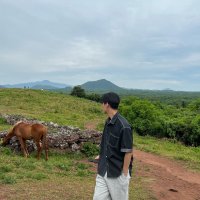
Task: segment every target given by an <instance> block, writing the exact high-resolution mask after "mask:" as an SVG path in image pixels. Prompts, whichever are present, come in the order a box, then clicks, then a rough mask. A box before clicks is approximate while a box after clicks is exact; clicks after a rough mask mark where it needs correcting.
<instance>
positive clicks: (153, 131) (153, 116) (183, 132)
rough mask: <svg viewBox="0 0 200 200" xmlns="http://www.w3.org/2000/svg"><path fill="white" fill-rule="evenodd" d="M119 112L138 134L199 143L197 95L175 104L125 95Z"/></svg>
mask: <svg viewBox="0 0 200 200" xmlns="http://www.w3.org/2000/svg"><path fill="white" fill-rule="evenodd" d="M120 111H121V113H122V114H123V115H124V116H125V117H126V118H127V119H128V120H129V122H130V123H131V125H132V126H133V129H134V130H135V131H136V132H137V133H138V134H139V135H143V136H145V135H151V136H155V137H159V138H162V137H166V138H171V139H174V140H178V141H181V142H183V143H184V144H186V145H191V146H199V145H200V99H196V100H193V101H192V102H190V103H189V104H188V105H187V106H184V107H177V106H173V105H168V104H164V103H161V102H159V101H157V102H155V101H154V102H151V101H149V100H144V99H139V98H137V97H129V98H124V99H123V100H122V103H121V105H120Z"/></svg>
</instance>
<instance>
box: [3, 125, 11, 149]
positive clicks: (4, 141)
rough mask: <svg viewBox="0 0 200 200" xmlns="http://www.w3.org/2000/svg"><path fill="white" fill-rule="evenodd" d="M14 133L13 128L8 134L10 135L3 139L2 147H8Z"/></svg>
mask: <svg viewBox="0 0 200 200" xmlns="http://www.w3.org/2000/svg"><path fill="white" fill-rule="evenodd" d="M13 133H14V130H13V128H12V129H11V130H10V131H9V132H8V134H7V135H6V136H5V137H4V138H3V142H2V146H6V145H7V144H8V143H9V141H10V139H11V137H12V136H13Z"/></svg>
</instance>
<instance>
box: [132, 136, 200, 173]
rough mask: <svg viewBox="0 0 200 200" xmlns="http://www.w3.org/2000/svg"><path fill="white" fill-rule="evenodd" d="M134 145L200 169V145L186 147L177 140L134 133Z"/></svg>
mask: <svg viewBox="0 0 200 200" xmlns="http://www.w3.org/2000/svg"><path fill="white" fill-rule="evenodd" d="M134 145H135V147H136V148H137V149H140V150H142V151H146V152H151V153H154V154H158V155H162V156H166V157H169V158H172V159H176V160H179V161H183V164H185V165H186V166H187V167H189V168H191V169H194V170H197V171H200V147H186V146H185V145H183V144H181V143H179V142H176V141H170V140H167V139H157V138H154V137H150V136H146V137H143V136H139V135H137V134H134Z"/></svg>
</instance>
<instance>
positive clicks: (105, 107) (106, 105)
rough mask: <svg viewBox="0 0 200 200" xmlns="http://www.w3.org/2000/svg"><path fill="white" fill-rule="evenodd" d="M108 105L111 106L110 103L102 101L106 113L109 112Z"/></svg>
mask: <svg viewBox="0 0 200 200" xmlns="http://www.w3.org/2000/svg"><path fill="white" fill-rule="evenodd" d="M108 107H109V104H108V103H102V110H103V112H104V113H105V114H107V112H108Z"/></svg>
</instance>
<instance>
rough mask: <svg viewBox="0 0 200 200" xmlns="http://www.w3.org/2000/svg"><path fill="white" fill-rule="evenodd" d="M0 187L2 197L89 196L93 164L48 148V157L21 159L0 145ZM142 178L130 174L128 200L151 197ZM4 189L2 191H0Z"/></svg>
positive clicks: (93, 175)
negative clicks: (131, 177)
mask: <svg viewBox="0 0 200 200" xmlns="http://www.w3.org/2000/svg"><path fill="white" fill-rule="evenodd" d="M0 154H1V156H0V188H1V185H4V187H3V189H2V188H1V192H2V194H4V197H6V199H19V200H20V199H48V200H50V199H61V200H62V199H63V200H64V199H70V200H76V199H85V200H86V199H92V195H93V191H94V186H95V176H96V166H94V164H90V163H88V162H86V161H87V158H86V157H85V156H84V155H82V154H80V153H79V154H72V153H66V152H63V153H61V152H59V153H58V152H55V151H53V150H51V151H50V155H49V157H50V159H49V161H48V162H46V161H45V160H44V158H43V159H41V160H39V161H38V160H36V158H35V154H34V153H33V154H31V155H30V158H28V159H25V158H23V157H22V156H21V155H16V154H15V153H13V152H11V150H10V149H8V148H5V147H4V148H3V147H1V148H0ZM144 184H145V180H141V178H139V177H136V176H133V180H132V181H131V187H130V199H139V200H143V199H149V200H150V199H154V198H153V197H152V195H151V193H150V192H149V191H148V190H145V189H144ZM3 191H5V192H3Z"/></svg>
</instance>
